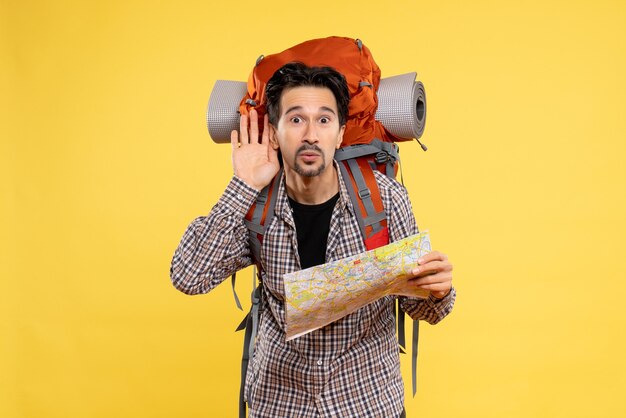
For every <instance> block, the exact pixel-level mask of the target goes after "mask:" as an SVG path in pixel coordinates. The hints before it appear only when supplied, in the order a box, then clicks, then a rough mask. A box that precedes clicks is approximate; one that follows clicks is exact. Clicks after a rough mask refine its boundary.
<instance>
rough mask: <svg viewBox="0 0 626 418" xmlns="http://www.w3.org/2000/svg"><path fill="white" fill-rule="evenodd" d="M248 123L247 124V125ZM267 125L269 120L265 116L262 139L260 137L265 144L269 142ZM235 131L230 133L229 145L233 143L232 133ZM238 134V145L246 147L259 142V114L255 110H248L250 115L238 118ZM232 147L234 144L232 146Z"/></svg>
mask: <svg viewBox="0 0 626 418" xmlns="http://www.w3.org/2000/svg"><path fill="white" fill-rule="evenodd" d="M248 121H249V123H248ZM268 125H269V119H268V117H267V115H265V118H264V121H263V128H264V129H263V137H262V142H263V143H266V142H268V141H269V129H268ZM234 132H235V131H233V132H231V135H230V136H231V138H230V141H231V143H232V142H233V141H234V139H233V133H234ZM239 132H240V137H241V138H239V139H240V141H241V143H240V145H241V146H244V145H248V144H251V143H258V141H259V114H258V112H257V111H256V110H255V109H250V115H249V116H246V115H241V118H239ZM233 147H234V144H233Z"/></svg>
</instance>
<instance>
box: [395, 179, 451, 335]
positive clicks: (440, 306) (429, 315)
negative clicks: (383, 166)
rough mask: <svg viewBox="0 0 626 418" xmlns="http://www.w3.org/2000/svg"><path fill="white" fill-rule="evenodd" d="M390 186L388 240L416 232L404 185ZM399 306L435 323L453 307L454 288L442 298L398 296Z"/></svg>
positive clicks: (411, 313) (412, 315)
mask: <svg viewBox="0 0 626 418" xmlns="http://www.w3.org/2000/svg"><path fill="white" fill-rule="evenodd" d="M394 186H395V187H391V188H390V191H391V202H392V204H391V206H392V208H391V210H389V214H388V215H389V240H390V241H391V242H394V241H398V240H401V239H403V238H406V237H408V236H409V235H413V234H416V233H417V232H418V229H417V225H416V223H415V216H414V215H413V209H412V206H411V201H410V200H409V196H408V193H407V191H406V189H405V188H404V186H402V185H401V184H399V183H397V182H395V184H394ZM398 299H399V301H400V307H401V308H402V310H403V311H404V312H406V313H407V314H408V315H409V316H410V317H411V318H413V319H416V320H418V319H419V320H423V321H426V322H428V323H429V324H436V323H437V322H439V321H441V320H442V319H443V318H445V317H446V316H447V315H448V314H449V313H450V312H451V311H452V308H453V307H454V301H455V299H456V290H455V289H454V288H452V289H451V290H450V292H449V293H448V294H447V295H446V296H445V297H444V298H442V299H437V298H435V297H434V296H432V295H430V296H429V297H428V298H426V299H420V298H410V297H406V296H399V297H398Z"/></svg>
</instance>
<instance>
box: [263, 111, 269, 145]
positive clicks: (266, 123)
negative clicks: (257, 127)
mask: <svg viewBox="0 0 626 418" xmlns="http://www.w3.org/2000/svg"><path fill="white" fill-rule="evenodd" d="M268 142H270V118H269V116H268V114H267V113H266V114H265V116H264V117H263V137H262V138H261V143H262V144H267V143H268Z"/></svg>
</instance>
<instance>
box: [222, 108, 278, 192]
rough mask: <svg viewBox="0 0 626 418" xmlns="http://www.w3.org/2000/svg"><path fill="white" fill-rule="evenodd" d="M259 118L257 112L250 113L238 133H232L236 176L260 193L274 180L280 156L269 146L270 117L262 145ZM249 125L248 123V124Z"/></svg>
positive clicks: (241, 123)
mask: <svg viewBox="0 0 626 418" xmlns="http://www.w3.org/2000/svg"><path fill="white" fill-rule="evenodd" d="M258 118H259V116H258V113H257V111H256V110H254V109H252V110H250V117H249V118H248V117H247V116H246V115H241V119H240V121H239V132H237V131H236V130H234V131H232V132H231V133H230V143H231V145H232V151H233V152H232V161H233V171H234V172H235V175H236V176H237V177H239V178H240V179H241V180H243V181H244V182H245V183H246V184H247V185H249V186H250V187H253V188H255V189H256V190H261V189H263V188H264V187H265V186H267V185H268V184H270V182H271V181H272V179H273V178H274V176H275V175H276V173H278V170H279V169H280V164H279V163H278V152H277V151H276V150H275V149H274V148H272V146H271V145H270V135H271V134H272V133H273V128H272V127H271V126H270V124H269V119H268V116H267V114H266V115H265V118H264V119H263V135H262V137H261V141H260V142H259V123H258V122H259V119H258ZM248 121H249V123H248Z"/></svg>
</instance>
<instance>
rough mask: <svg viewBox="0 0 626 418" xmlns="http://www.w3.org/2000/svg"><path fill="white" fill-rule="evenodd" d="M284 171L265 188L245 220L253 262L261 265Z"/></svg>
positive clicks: (280, 171)
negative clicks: (262, 251) (267, 230)
mask: <svg viewBox="0 0 626 418" xmlns="http://www.w3.org/2000/svg"><path fill="white" fill-rule="evenodd" d="M282 173H283V169H282V168H281V169H280V170H279V171H278V174H276V176H275V177H274V179H273V180H272V182H271V183H270V184H268V185H267V186H265V187H264V188H263V190H261V193H259V195H258V196H257V199H256V202H255V203H254V204H253V205H252V207H251V208H250V210H248V213H247V215H246V218H245V223H246V226H247V227H248V234H249V242H250V251H251V252H252V261H253V262H254V263H255V264H257V265H259V263H260V260H261V244H262V243H263V236H264V235H265V229H266V228H267V226H268V225H269V224H270V222H271V221H272V218H274V208H275V207H276V196H277V195H278V187H279V185H280V179H281V177H282Z"/></svg>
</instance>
